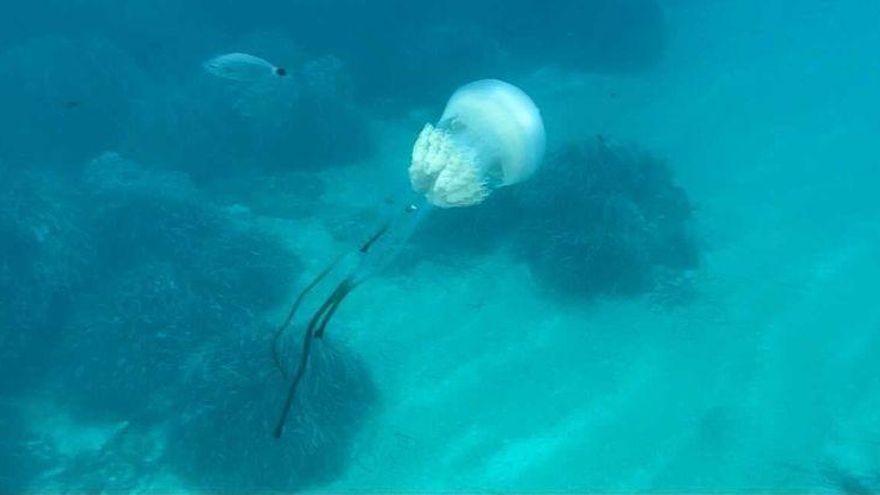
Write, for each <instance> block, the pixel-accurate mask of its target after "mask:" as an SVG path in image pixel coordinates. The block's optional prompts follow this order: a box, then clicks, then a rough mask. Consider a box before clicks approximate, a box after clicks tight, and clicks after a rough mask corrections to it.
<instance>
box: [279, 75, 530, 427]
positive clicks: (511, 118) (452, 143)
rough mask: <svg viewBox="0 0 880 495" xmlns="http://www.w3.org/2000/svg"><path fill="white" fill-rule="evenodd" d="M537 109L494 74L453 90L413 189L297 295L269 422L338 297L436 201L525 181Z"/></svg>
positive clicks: (383, 263)
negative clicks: (300, 316)
mask: <svg viewBox="0 0 880 495" xmlns="http://www.w3.org/2000/svg"><path fill="white" fill-rule="evenodd" d="M545 145H546V144H545V134H544V124H543V121H542V119H541V114H540V112H539V110H538V108H537V107H536V106H535V104H534V102H533V101H532V100H531V98H529V96H528V95H526V93H524V92H523V91H522V90H520V89H519V88H517V87H516V86H514V85H512V84H509V83H506V82H503V81H499V80H496V79H485V80H481V81H476V82H472V83H469V84H466V85H464V86H462V87H460V88H459V89H458V90H456V91H455V92H454V93H453V95H452V97H450V99H449V102H448V103H447V105H446V108H445V110H444V111H443V114H442V116H441V117H440V120H439V121H438V122H437V124H436V125H432V124H426V125H425V126H424V128H423V129H422V131H421V133H420V134H419V136H418V138H417V139H416V142H415V144H414V146H413V150H412V157H411V161H410V166H409V179H410V185H411V187H412V191H411V192H410V193H408V194H409V195H410V196H412V197H410V198H407V200H406V201H404V202H403V206H402V207H400V206H398V209H397V210H396V211H395V212H394V213H393V214H392V216H391V217H390V218H389V219H387V220H386V221H385V222H383V223H382V224H381V225H380V226H379V227H378V228H377V229H376V230H374V231H373V233H372V235H370V236H369V237H368V238H367V239H366V240H365V241H364V242H363V243H361V244H360V245H359V246H358V247H357V248H356V249H354V250H352V251H351V252H349V253H344V254H342V255H340V256H338V257H337V258H335V259H334V260H333V261H332V262H331V263H330V264H329V265H328V266H327V267H326V268H324V269H323V270H322V271H321V272H320V273H318V275H317V276H316V277H315V278H314V279H313V280H312V281H311V282H310V283H309V284H308V285H306V286H305V287H304V288H303V289H302V291H301V292H300V293H299V294H298V296H297V297H296V299H295V300H294V302H293V304H292V305H291V308H290V310H289V312H288V314H287V317H286V318H285V320H284V322H283V323H282V324H281V325H280V326H279V327H278V328H277V330H276V331H275V335H274V338H273V342H272V354H273V360H274V362H275V366H276V367H277V368H278V369H279V371H280V372H281V373H282V375H283V376H285V377H287V378H289V380H290V381H289V383H288V386H287V393H286V396H285V399H284V404H283V406H282V410H281V414H280V415H279V417H278V421H277V423H276V426H275V429H274V436H275V437H276V438H280V437H281V436H282V434H283V432H284V425H285V423H286V420H287V416H288V414H289V412H290V409H291V407H292V405H293V402H294V398H295V396H296V391H297V388H298V386H299V384H300V382H301V381H302V379H303V377H304V376H305V373H306V370H307V368H308V362H309V354H310V352H311V348H312V345H313V343H314V341H315V340H316V339H321V338H322V337H323V336H324V334H325V331H326V329H327V326H328V324H329V323H330V320H331V319H332V318H333V315H334V314H335V313H336V311H337V310H338V309H339V306H340V305H341V304H342V301H343V300H344V299H345V298H346V297H347V296H348V295H349V294H351V292H352V291H353V290H354V289H355V288H357V287H359V286H360V285H361V284H362V283H363V282H364V281H366V280H367V279H369V278H370V277H371V276H373V275H375V274H377V273H379V272H381V271H382V269H384V268H385V267H387V266H388V265H389V264H391V263H392V262H393V261H394V259H395V257H396V256H397V254H398V253H399V252H400V250H401V249H402V247H403V246H404V245H405V243H406V241H407V239H409V237H410V236H411V234H412V233H413V231H415V229H416V227H417V226H418V224H419V223H420V222H422V221H423V219H424V218H425V217H426V216H427V215H428V213H429V212H430V211H431V210H432V209H433V208H435V207H436V208H458V207H467V206H472V205H476V204H479V203H481V202H483V201H485V200H486V199H487V198H488V197H489V196H490V195H491V193H492V191H494V190H495V189H497V188H500V187H505V186H509V185H512V184H516V183H519V182H523V181H525V180H526V179H528V178H529V177H531V176H532V174H534V173H535V171H536V170H537V169H538V167H539V166H540V164H541V160H542V158H543V155H544V148H545ZM331 273H341V274H342V277H341V281H340V282H338V283H337V284H335V285H334V286H333V289H332V290H331V291H330V293H329V295H328V296H327V297H326V298H325V299H324V302H323V303H322V304H321V305H320V306H319V307H318V309H317V310H316V311H315V312H314V313H313V314H312V316H311V317H310V318H309V319H308V320H307V324H306V328H305V333H304V335H303V340H302V349H301V352H300V354H299V359H298V362H297V365H296V367H295V369H294V370H293V371H292V372H288V370H287V367H286V366H285V365H284V362H283V359H282V356H281V351H280V348H281V345H280V344H281V342H282V339H283V337H284V335H285V332H286V331H287V329H288V328H290V326H291V325H292V323H293V320H294V317H295V315H296V312H297V311H298V309H299V308H300V306H301V305H302V303H303V301H304V300H305V299H306V297H308V296H309V295H310V294H311V293H312V292H313V291H314V290H315V288H316V287H318V286H319V285H320V284H321V282H322V281H324V280H325V279H326V278H327V277H328V276H329V275H330V274H331Z"/></svg>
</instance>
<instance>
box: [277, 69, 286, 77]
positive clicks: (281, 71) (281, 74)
mask: <svg viewBox="0 0 880 495" xmlns="http://www.w3.org/2000/svg"><path fill="white" fill-rule="evenodd" d="M275 75H276V76H279V77H284V76H286V75H287V69H285V68H284V67H275Z"/></svg>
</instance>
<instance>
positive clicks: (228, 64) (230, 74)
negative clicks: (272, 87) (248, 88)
mask: <svg viewBox="0 0 880 495" xmlns="http://www.w3.org/2000/svg"><path fill="white" fill-rule="evenodd" d="M202 66H203V67H204V68H205V70H206V71H208V73H209V74H212V75H214V76H217V77H220V78H223V79H230V80H233V81H238V82H245V83H256V82H263V81H266V80H268V79H272V78H277V77H285V76H286V75H287V69H285V68H284V67H277V66H275V65H273V64H271V63H270V62H268V61H266V60H264V59H262V58H260V57H256V56H254V55H249V54H247V53H237V52H236V53H227V54H224V55H220V56H217V57H214V58H212V59H210V60H208V61H206V62H205V63H204V64H202Z"/></svg>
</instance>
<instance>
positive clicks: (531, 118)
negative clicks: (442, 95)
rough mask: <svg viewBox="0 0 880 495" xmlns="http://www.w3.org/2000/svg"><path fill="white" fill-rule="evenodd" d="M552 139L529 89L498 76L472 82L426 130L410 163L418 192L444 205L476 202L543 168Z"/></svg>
mask: <svg viewBox="0 0 880 495" xmlns="http://www.w3.org/2000/svg"><path fill="white" fill-rule="evenodd" d="M545 142H546V138H545V136H544V123H543V121H542V120H541V112H540V111H539V110H538V107H537V106H535V103H534V102H533V101H532V99H531V98H529V96H528V95H527V94H525V93H524V92H523V91H522V90H521V89H519V88H517V87H516V86H514V85H512V84H509V83H506V82H503V81H499V80H497V79H485V80H481V81H476V82H472V83H470V84H466V85H464V86H462V87H461V88H459V89H458V90H457V91H456V92H455V93H454V94H453V95H452V97H451V98H450V99H449V102H448V103H447V104H446V109H445V110H444V111H443V115H442V116H441V117H440V121H439V122H438V123H437V125H436V126H434V125H431V124H427V125H425V127H424V129H422V132H421V134H419V137H418V139H417V140H416V143H415V146H413V151H412V162H411V165H410V167H409V178H410V183H411V185H412V188H413V190H414V191H416V192H419V193H423V194H425V197H426V199H427V200H428V202H430V203H431V204H433V205H435V206H439V207H442V208H449V207H460V206H471V205H474V204H477V203H481V202H482V201H484V200H485V199H486V198H487V197H488V196H489V195H490V194H491V193H492V190H493V189H496V188H498V187H502V186H508V185H511V184H516V183H518V182H522V181H524V180H526V179H528V178H529V177H531V175H532V174H533V173H534V172H535V170H537V169H538V166H539V165H540V163H541V160H542V158H543V156H544V147H545Z"/></svg>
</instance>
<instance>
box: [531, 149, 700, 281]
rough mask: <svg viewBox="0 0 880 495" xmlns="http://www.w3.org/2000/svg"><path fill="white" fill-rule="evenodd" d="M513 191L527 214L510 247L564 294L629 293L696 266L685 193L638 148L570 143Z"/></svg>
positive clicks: (662, 165)
mask: <svg viewBox="0 0 880 495" xmlns="http://www.w3.org/2000/svg"><path fill="white" fill-rule="evenodd" d="M518 196H519V198H520V201H521V202H522V204H523V205H524V206H525V208H524V210H525V211H527V212H528V214H527V215H526V216H525V217H524V221H523V224H522V225H521V226H520V228H519V229H517V233H516V240H515V244H516V250H517V252H518V253H519V254H520V255H521V256H522V257H523V258H524V259H525V260H526V261H527V262H528V263H529V265H530V267H531V269H532V271H533V272H534V274H535V276H536V278H537V279H538V280H539V281H542V282H544V283H546V284H548V285H549V286H551V287H552V288H555V289H558V290H560V291H563V292H564V293H567V294H579V295H598V294H606V295H621V296H627V295H635V294H638V293H643V292H647V291H650V290H652V289H654V288H656V287H657V286H658V284H660V283H662V282H663V281H664V280H668V278H669V277H674V276H677V275H680V274H682V273H683V272H686V271H687V270H689V269H692V268H694V267H696V266H697V264H698V261H699V257H698V250H697V245H696V243H695V241H694V237H693V236H692V233H691V230H690V218H691V214H692V211H693V209H692V206H691V203H690V200H689V199H688V196H687V194H686V193H685V191H684V190H683V189H682V188H681V187H679V186H678V185H676V184H675V182H674V181H673V179H672V174H671V173H670V170H669V168H668V167H667V166H666V164H665V163H663V162H662V161H660V160H658V159H657V158H655V157H653V156H651V155H650V154H648V153H646V152H644V151H642V150H639V149H637V148H633V147H625V146H618V145H613V144H609V143H608V142H606V141H605V140H604V139H601V138H599V139H596V140H595V141H594V142H592V143H588V144H581V145H570V146H568V147H566V148H564V149H562V150H561V151H559V152H557V153H556V154H554V155H553V156H551V157H550V159H549V160H548V163H547V164H546V165H545V169H544V170H542V171H541V172H540V173H539V174H538V175H537V176H536V177H535V180H534V182H533V183H531V184H529V187H527V188H522V189H521V190H520V191H518Z"/></svg>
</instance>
